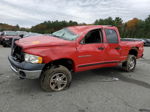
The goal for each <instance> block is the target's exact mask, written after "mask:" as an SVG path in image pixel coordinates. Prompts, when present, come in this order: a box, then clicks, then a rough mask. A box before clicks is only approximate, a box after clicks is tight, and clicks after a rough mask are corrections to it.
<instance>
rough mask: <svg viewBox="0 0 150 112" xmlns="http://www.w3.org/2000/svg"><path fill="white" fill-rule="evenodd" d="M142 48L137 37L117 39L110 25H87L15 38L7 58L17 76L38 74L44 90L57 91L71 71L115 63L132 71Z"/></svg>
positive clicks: (108, 65) (63, 86)
mask: <svg viewBox="0 0 150 112" xmlns="http://www.w3.org/2000/svg"><path fill="white" fill-rule="evenodd" d="M143 50H144V49H143V42H141V41H135V42H134V41H133V42H132V41H121V39H120V35H119V32H118V29H117V28H116V27H114V26H105V25H87V26H72V27H67V28H63V29H61V30H59V31H56V32H54V33H52V34H50V35H46V36H44V35H42V36H34V37H30V38H22V39H19V40H16V41H14V44H13V46H12V50H11V55H10V56H9V57H8V59H9V61H10V65H11V66H10V67H11V69H12V70H13V71H14V72H15V73H16V74H17V75H18V76H19V77H20V78H27V79H36V78H39V79H40V85H41V88H43V89H44V90H46V91H61V90H64V89H66V88H67V87H69V85H70V84H71V80H72V73H73V72H80V71H86V70H90V69H96V68H101V67H113V66H118V65H119V64H122V68H123V69H124V70H125V71H127V72H130V71H134V69H135V67H136V59H138V58H141V57H142V56H143Z"/></svg>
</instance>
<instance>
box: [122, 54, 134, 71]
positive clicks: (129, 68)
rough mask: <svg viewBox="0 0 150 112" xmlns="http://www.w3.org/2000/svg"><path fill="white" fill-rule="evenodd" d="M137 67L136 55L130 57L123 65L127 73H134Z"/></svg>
mask: <svg viewBox="0 0 150 112" xmlns="http://www.w3.org/2000/svg"><path fill="white" fill-rule="evenodd" d="M135 67H136V57H135V56H134V55H129V56H128V59H127V60H126V61H125V62H123V63H122V68H123V69H124V70H125V71H126V72H131V71H134V69H135Z"/></svg>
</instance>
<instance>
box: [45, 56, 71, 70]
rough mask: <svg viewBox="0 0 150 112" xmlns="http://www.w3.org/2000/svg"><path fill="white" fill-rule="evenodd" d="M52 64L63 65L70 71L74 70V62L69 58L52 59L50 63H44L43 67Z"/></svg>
mask: <svg viewBox="0 0 150 112" xmlns="http://www.w3.org/2000/svg"><path fill="white" fill-rule="evenodd" d="M53 65H55V66H58V65H63V66H65V67H66V68H68V70H70V71H72V72H73V71H74V62H73V60H71V59H59V60H55V61H52V62H50V63H47V64H46V65H45V67H44V69H47V68H49V67H51V66H53Z"/></svg>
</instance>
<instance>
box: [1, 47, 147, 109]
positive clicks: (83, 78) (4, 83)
mask: <svg viewBox="0 0 150 112" xmlns="http://www.w3.org/2000/svg"><path fill="white" fill-rule="evenodd" d="M9 53H10V49H9V48H2V47H0V112H150V48H148V47H146V48H145V52H144V57H143V58H142V59H139V60H138V63H137V67H136V70H135V71H134V72H132V73H126V72H123V71H122V70H121V69H120V67H113V68H102V69H96V70H90V71H86V72H80V73H75V74H73V82H72V85H71V87H70V88H69V89H67V90H65V91H61V92H44V91H42V90H41V88H40V86H39V81H38V80H20V79H18V78H17V77H16V76H15V74H14V73H13V72H12V71H11V70H10V68H9V63H8V60H7V56H8V55H9Z"/></svg>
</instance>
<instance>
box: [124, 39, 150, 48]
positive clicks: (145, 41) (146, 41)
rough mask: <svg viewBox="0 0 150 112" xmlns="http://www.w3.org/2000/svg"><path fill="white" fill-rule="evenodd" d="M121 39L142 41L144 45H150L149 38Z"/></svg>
mask: <svg viewBox="0 0 150 112" xmlns="http://www.w3.org/2000/svg"><path fill="white" fill-rule="evenodd" d="M121 40H122V41H142V42H144V46H150V39H145V38H122V39H121Z"/></svg>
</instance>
